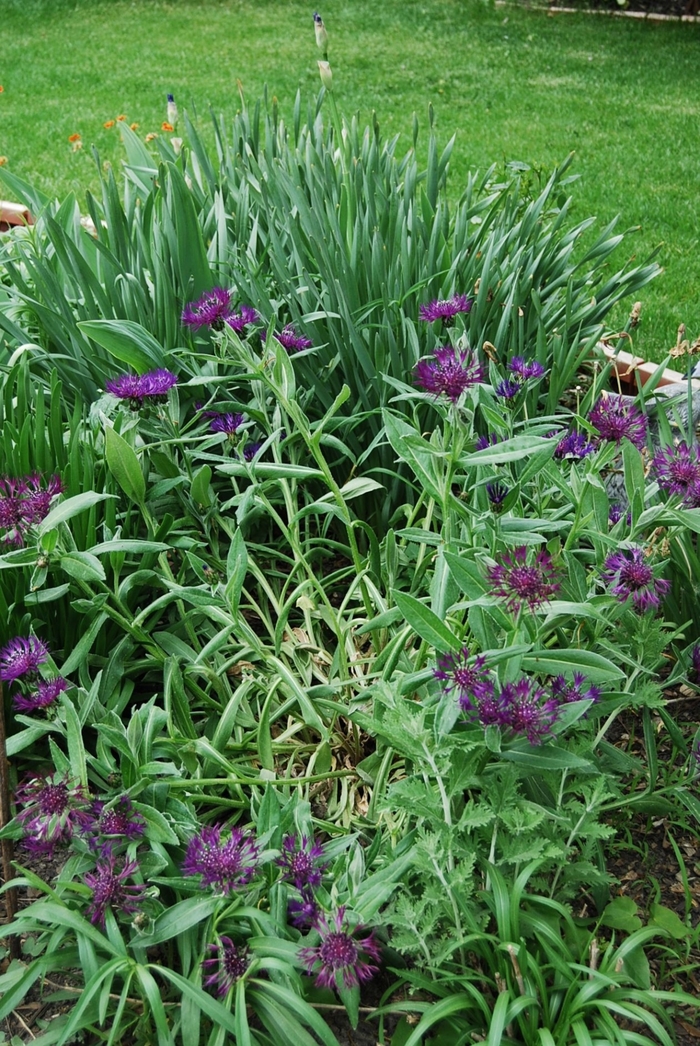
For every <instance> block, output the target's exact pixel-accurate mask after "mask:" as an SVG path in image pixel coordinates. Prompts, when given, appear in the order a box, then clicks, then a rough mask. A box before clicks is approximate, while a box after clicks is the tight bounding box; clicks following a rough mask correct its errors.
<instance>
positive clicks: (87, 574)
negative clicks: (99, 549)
mask: <svg viewBox="0 0 700 1046" xmlns="http://www.w3.org/2000/svg"><path fill="white" fill-rule="evenodd" d="M59 563H60V566H61V570H63V571H65V573H66V574H68V575H69V577H74V578H76V579H77V580H78V581H105V580H106V577H107V575H106V574H105V571H104V567H103V566H102V564H101V563H100V561H99V559H97V557H96V556H93V555H91V554H90V553H89V552H67V553H66V554H65V555H64V556H61V558H60V560H59Z"/></svg>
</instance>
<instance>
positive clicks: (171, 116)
mask: <svg viewBox="0 0 700 1046" xmlns="http://www.w3.org/2000/svg"><path fill="white" fill-rule="evenodd" d="M166 116H167V121H166V122H167V123H169V124H171V125H172V126H173V127H174V125H175V124H176V123H177V117H178V112H177V105H176V103H175V98H174V96H173V95H172V94H169V95H168V104H167V107H166Z"/></svg>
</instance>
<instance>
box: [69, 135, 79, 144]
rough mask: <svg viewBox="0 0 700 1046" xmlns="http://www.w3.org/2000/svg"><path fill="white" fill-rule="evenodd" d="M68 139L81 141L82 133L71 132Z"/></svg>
mask: <svg viewBox="0 0 700 1046" xmlns="http://www.w3.org/2000/svg"><path fill="white" fill-rule="evenodd" d="M68 141H69V142H79V141H80V135H79V134H69V135H68Z"/></svg>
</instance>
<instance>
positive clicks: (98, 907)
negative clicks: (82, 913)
mask: <svg viewBox="0 0 700 1046" xmlns="http://www.w3.org/2000/svg"><path fill="white" fill-rule="evenodd" d="M138 867H139V866H138V864H137V862H136V861H124V864H123V865H122V867H121V869H120V870H117V868H118V862H117V858H116V857H115V856H114V854H113V853H112V851H111V849H110V848H109V847H105V849H104V850H103V852H102V856H101V857H99V858H98V859H97V864H96V867H95V870H94V871H93V872H86V874H85V875H84V876H83V879H84V881H85V883H86V884H87V885H88V886H89V887H90V888H91V889H92V900H91V901H90V904H89V905H88V907H87V910H86V914H87V915H89V917H90V922H91V923H94V924H95V925H96V926H102V927H104V925H105V917H106V915H107V909H108V908H116V909H117V910H118V911H120V912H123V913H124V914H125V915H133V914H134V912H137V911H138V910H139V908H140V907H141V904H142V903H143V895H144V892H145V890H146V886H145V885H144V884H143V883H132V884H131V885H127V882H126V880H127V879H130V878H131V877H132V876H133V874H134V872H137V871H138Z"/></svg>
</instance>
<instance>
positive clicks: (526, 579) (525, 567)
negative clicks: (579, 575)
mask: <svg viewBox="0 0 700 1046" xmlns="http://www.w3.org/2000/svg"><path fill="white" fill-rule="evenodd" d="M527 559H528V550H527V546H526V545H519V546H518V547H517V548H516V549H514V550H513V552H512V553H509V552H506V553H505V554H504V555H503V558H502V560H501V562H500V563H497V564H496V565H495V566H493V567H489V568H488V571H487V576H488V579H489V582H490V583H491V585H492V586H493V592H494V593H495V594H496V595H497V596H501V597H502V598H503V599H505V601H506V607H507V609H508V610H510V611H511V612H512V613H517V612H518V611H519V610H520V608H521V607H522V606H523V605H526V606H528V607H529V608H530V609H531V610H536V609H537V607H539V606H541V605H542V604H543V603H546V602H548V601H549V600H550V599H551V597H552V596H553V595H554V593H555V592H556V591H557V590H558V588H559V582H558V580H557V572H556V570H555V567H554V564H553V562H552V557H551V556H550V555H549V553H548V552H545V551H543V550H540V551H538V552H536V553H535V556H534V562H532V563H528V562H527Z"/></svg>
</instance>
